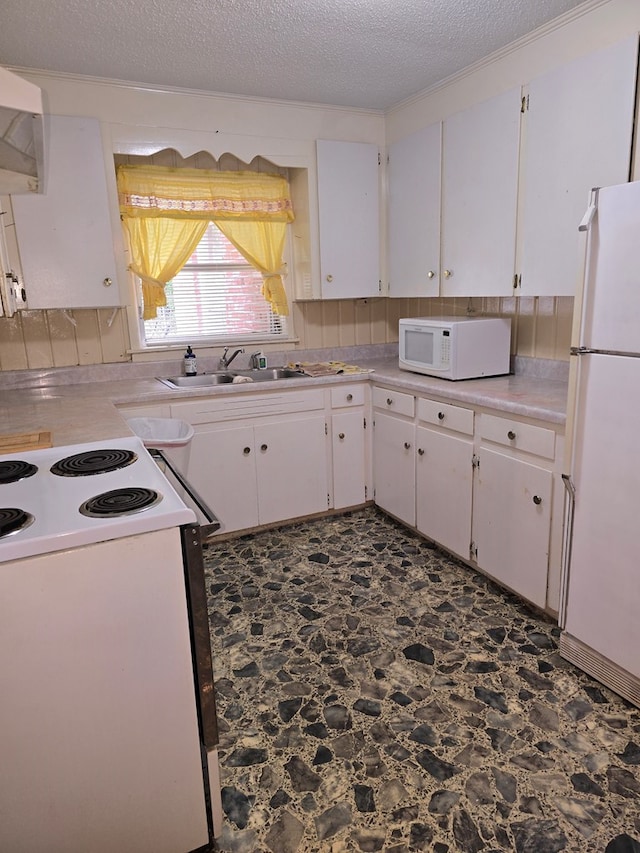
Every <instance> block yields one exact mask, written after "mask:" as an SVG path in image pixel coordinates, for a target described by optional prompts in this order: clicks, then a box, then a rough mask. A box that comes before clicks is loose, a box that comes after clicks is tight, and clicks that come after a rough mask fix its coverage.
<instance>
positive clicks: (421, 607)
mask: <svg viewBox="0 0 640 853" xmlns="http://www.w3.org/2000/svg"><path fill="white" fill-rule="evenodd" d="M205 562H206V566H207V586H208V589H209V593H210V617H211V625H212V630H211V636H212V647H213V652H214V668H215V674H216V679H217V685H216V689H217V702H218V714H219V722H220V727H221V752H220V756H221V772H222V784H223V786H224V788H223V805H224V809H225V814H226V819H225V827H224V832H223V834H222V836H221V837H220V839H219V840H218V847H217V849H218V850H219V851H222V853H309V851H323V853H324V851H326V853H342V851H384V853H409V851H421V850H425V851H433V853H449V851H451V852H452V851H463V853H479V851H484V853H493V851H516V853H555V851H561V850H566V851H571V853H573V851H576V853H577V852H578V851H579V853H591V851H594V853H596V851H597V853H604V851H605V848H607V845H608V844H610V842H611V841H612V839H614V838H617V841H616V842H615V844H613V845H611V846H610V848H609V850H608V853H611V851H614V853H618V851H619V853H627V851H629V853H630V851H632V850H634V851H635V850H636V849H638V850H640V846H638V848H636V847H635V846H633V847H632V846H630V845H631V844H633V842H632V840H631V839H639V838H640V711H638V710H637V709H635V708H633V707H632V706H631V705H629V704H627V703H626V702H624V701H623V700H622V699H620V698H619V697H617V696H616V695H615V694H614V693H612V692H610V691H609V690H607V689H606V688H604V687H602V686H601V685H599V684H598V683H597V682H595V681H593V680H592V679H590V678H589V677H588V676H586V675H584V674H583V673H581V672H580V671H579V670H577V669H575V668H574V667H573V666H571V665H570V664H569V663H567V662H565V661H563V660H562V659H561V658H560V657H559V655H558V653H557V650H556V640H557V637H558V629H557V627H554V625H553V624H552V623H551V622H548V621H546V620H545V619H544V618H540V617H539V616H538V615H536V614H535V613H534V612H533V611H531V610H529V608H528V607H526V606H525V605H524V604H522V603H521V602H519V601H518V599H517V598H516V597H514V596H512V595H509V594H507V593H505V592H503V591H502V590H500V589H499V588H498V587H497V586H495V585H493V584H492V583H491V582H489V581H488V580H487V579H485V578H484V577H482V576H481V575H478V574H476V573H475V572H473V571H471V570H470V569H469V568H468V567H466V566H463V565H461V564H459V563H458V562H456V561H455V560H453V559H452V558H450V557H448V556H447V555H446V554H443V553H442V552H441V551H438V550H436V549H434V548H433V547H432V546H431V545H430V544H429V543H427V542H425V541H424V540H422V539H420V538H419V537H416V536H414V535H413V534H412V533H411V532H410V531H407V530H405V529H404V528H403V527H401V526H400V525H398V524H396V523H395V522H394V521H392V520H391V519H388V518H387V517H385V516H384V515H382V514H381V513H379V512H378V511H376V510H375V509H366V510H363V511H359V512H355V513H351V514H347V515H345V516H340V517H336V518H331V519H323V520H320V521H314V522H308V523H303V524H298V525H295V526H292V527H288V528H281V529H278V530H272V531H269V532H265V533H259V534H256V535H250V536H244V537H241V538H238V539H234V540H230V541H228V542H220V543H215V544H213V545H210V546H208V547H207V548H206V549H205ZM622 834H627V835H628V836H629V838H628V839H627V840H626V841H625V839H624V838H621V837H620V836H622Z"/></svg>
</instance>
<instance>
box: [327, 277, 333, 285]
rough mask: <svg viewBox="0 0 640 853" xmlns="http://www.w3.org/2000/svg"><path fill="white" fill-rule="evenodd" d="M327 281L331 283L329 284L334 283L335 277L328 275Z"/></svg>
mask: <svg viewBox="0 0 640 853" xmlns="http://www.w3.org/2000/svg"><path fill="white" fill-rule="evenodd" d="M327 281H328V282H329V284H331V282H332V281H333V276H332V275H328V276H327Z"/></svg>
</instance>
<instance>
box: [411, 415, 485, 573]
mask: <svg viewBox="0 0 640 853" xmlns="http://www.w3.org/2000/svg"><path fill="white" fill-rule="evenodd" d="M416 447H417V454H418V455H417V467H416V524H417V527H418V530H419V531H420V532H421V533H424V535H425V536H428V537H429V539H433V540H434V541H435V542H438V543H439V544H440V545H442V546H443V547H444V548H447V549H448V550H449V551H453V553H454V554H458V555H459V556H461V557H463V558H464V559H465V560H467V559H469V547H470V544H471V497H472V486H473V467H472V460H473V443H472V441H471V439H469V438H462V437H459V436H455V435H449V434H446V433H443V432H438V431H437V430H432V429H427V428H425V427H418V428H417V429H416Z"/></svg>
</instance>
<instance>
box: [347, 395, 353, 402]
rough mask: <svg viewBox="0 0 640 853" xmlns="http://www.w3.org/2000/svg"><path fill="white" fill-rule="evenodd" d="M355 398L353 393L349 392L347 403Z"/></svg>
mask: <svg viewBox="0 0 640 853" xmlns="http://www.w3.org/2000/svg"><path fill="white" fill-rule="evenodd" d="M352 400H353V394H347V403H350V402H351V401H352Z"/></svg>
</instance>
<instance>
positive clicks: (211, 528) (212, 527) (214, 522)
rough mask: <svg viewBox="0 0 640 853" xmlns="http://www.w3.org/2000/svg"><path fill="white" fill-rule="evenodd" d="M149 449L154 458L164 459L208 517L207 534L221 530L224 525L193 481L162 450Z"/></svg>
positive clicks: (164, 462) (165, 463) (163, 461)
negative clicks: (185, 476)
mask: <svg viewBox="0 0 640 853" xmlns="http://www.w3.org/2000/svg"><path fill="white" fill-rule="evenodd" d="M147 449H148V451H149V453H150V454H151V456H153V458H154V459H161V460H162V463H163V464H164V465H166V466H167V468H168V469H169V470H170V471H171V473H172V474H173V476H174V477H175V478H176V480H177V481H178V482H179V483H180V485H181V486H182V488H183V489H184V490H185V492H186V493H187V494H188V495H189V497H190V498H191V500H192V501H193V502H194V504H195V505H196V506H197V507H198V509H199V510H200V512H201V513H202V514H203V515H204V517H205V518H206V519H207V526H206V531H205V532H206V535H209V534H210V533H215V531H216V530H220V527H221V526H222V525H221V523H220V521H219V520H218V518H217V517H216V515H215V514H214V513H213V511H212V510H211V508H210V507H209V506H208V505H207V504H206V503H205V502H204V501H203V499H202V498H201V497H200V495H199V494H198V493H197V492H196V490H195V489H194V488H193V486H192V485H191V483H189V482H188V481H187V480H185V478H184V476H183V475H182V474H181V472H180V471H179V470H178V469H177V468H176V467H175V465H174V464H173V463H172V462H171V460H170V459H168V458H167V457H166V456H165V454H164V453H163V452H162V451H161V450H158V448H157V447H149V448H147Z"/></svg>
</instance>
